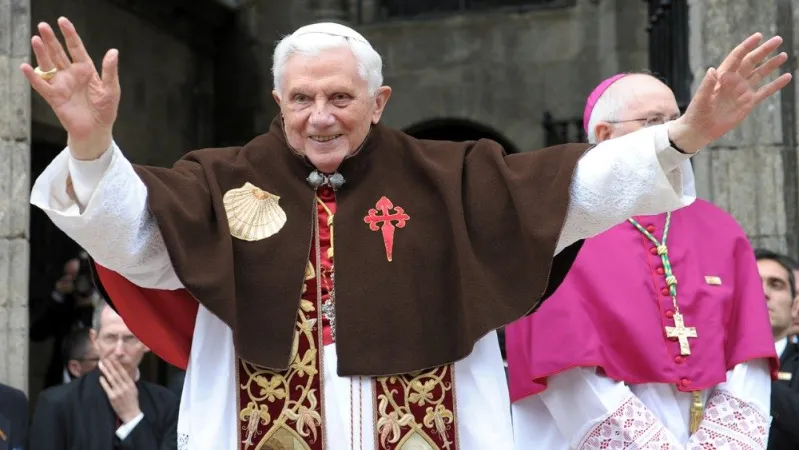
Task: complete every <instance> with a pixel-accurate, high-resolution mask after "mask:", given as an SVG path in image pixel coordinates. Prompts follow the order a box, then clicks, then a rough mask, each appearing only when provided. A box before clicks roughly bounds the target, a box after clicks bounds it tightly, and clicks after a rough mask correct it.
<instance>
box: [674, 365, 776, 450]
mask: <svg viewBox="0 0 799 450" xmlns="http://www.w3.org/2000/svg"><path fill="white" fill-rule="evenodd" d="M770 411H771V373H770V371H769V362H768V360H767V359H757V360H754V361H749V362H746V363H741V364H738V365H736V366H735V367H733V369H732V370H730V371H728V372H727V381H726V382H724V383H721V384H719V385H718V386H716V388H715V389H714V390H713V392H712V393H711V394H710V398H708V401H707V405H706V406H705V413H704V415H703V418H702V423H701V424H700V425H699V429H698V430H697V432H696V433H694V434H693V435H692V436H691V440H690V441H689V442H688V448H689V449H695V450H714V449H725V448H739V449H743V450H766V448H767V446H768V436H769V429H770V426H771V415H770Z"/></svg>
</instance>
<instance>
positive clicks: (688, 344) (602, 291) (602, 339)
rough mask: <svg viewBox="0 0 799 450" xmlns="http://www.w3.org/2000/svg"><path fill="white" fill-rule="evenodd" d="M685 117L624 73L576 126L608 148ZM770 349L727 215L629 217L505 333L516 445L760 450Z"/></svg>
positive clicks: (599, 92) (757, 296)
mask: <svg viewBox="0 0 799 450" xmlns="http://www.w3.org/2000/svg"><path fill="white" fill-rule="evenodd" d="M785 59H786V57H785V54H781V55H778V56H775V57H774V58H773V59H771V60H770V61H769V62H767V63H765V64H764V65H763V66H761V69H759V70H760V72H759V73H756V74H755V77H757V76H759V75H760V74H762V73H764V72H766V71H768V70H769V68H770V67H776V66H778V65H779V64H781V63H782V62H783V61H784V60H785ZM722 67H724V65H722ZM679 116H680V110H679V108H678V106H677V100H676V99H675V98H674V94H673V93H672V91H671V89H669V87H668V86H666V85H665V84H664V83H662V82H661V81H660V80H658V79H656V78H655V77H653V76H651V75H647V74H627V73H624V74H619V75H615V76H613V77H611V78H608V79H607V80H605V81H603V82H602V83H600V84H599V86H598V87H597V88H596V89H595V90H594V91H593V92H592V94H591V95H590V96H589V99H588V102H587V105H586V109H585V114H584V126H585V128H586V131H587V133H588V136H589V140H590V141H591V142H594V143H597V142H612V141H613V140H614V139H620V137H621V136H625V135H629V134H631V133H635V132H637V131H638V130H641V129H646V128H647V127H650V128H651V127H657V126H658V125H659V124H663V123H665V122H669V121H674V120H677V118H678V117H679ZM553 341H554V342H558V345H557V346H553V345H551V342H553ZM772 341H773V339H771V329H770V327H769V321H768V312H767V309H766V302H765V301H763V288H762V284H761V281H760V275H759V274H758V266H757V263H756V261H755V254H754V252H753V251H752V247H751V246H750V244H749V240H748V238H747V236H746V233H745V232H744V230H743V229H742V228H741V226H740V225H738V223H737V222H736V221H735V219H734V218H733V217H732V216H731V215H730V214H729V213H727V212H725V211H723V210H722V209H721V208H718V207H717V206H715V205H713V204H712V203H710V202H708V201H705V200H702V199H697V200H696V201H695V202H693V203H692V204H691V205H689V206H687V207H685V208H681V209H680V210H678V211H673V212H671V211H670V212H666V213H662V214H658V215H643V214H641V215H635V216H634V217H631V218H629V219H628V220H627V221H624V222H623V223H621V224H619V225H617V226H615V227H613V228H611V229H610V230H608V231H605V232H603V233H601V234H600V235H598V236H595V237H593V238H590V239H587V240H585V243H584V245H583V247H582V248H581V250H580V254H579V255H578V257H577V258H576V260H575V262H574V265H573V266H572V268H571V270H570V272H569V274H568V276H567V277H566V278H565V279H564V280H563V283H562V284H561V285H560V287H559V288H558V291H557V292H555V293H554V294H553V295H552V296H551V297H550V298H549V300H548V301H547V303H546V304H544V305H543V306H542V307H541V309H540V310H539V311H538V312H537V313H536V314H533V315H531V316H529V317H525V318H523V319H521V320H518V321H516V322H514V323H512V324H510V325H508V327H506V329H505V344H506V350H507V358H508V374H509V384H510V393H511V401H512V412H513V421H514V433H515V436H516V448H517V449H519V450H526V449H533V448H535V449H546V450H567V449H570V448H575V449H580V450H589V449H598V448H620V449H624V448H630V449H633V448H641V449H659V450H667V449H672V450H676V449H681V448H686V447H687V448H690V449H702V450H712V449H722V448H724V449H726V448H736V449H746V450H755V449H762V450H765V448H766V444H767V441H768V435H769V423H770V417H769V413H770V408H769V405H770V394H771V380H772V377H773V376H775V375H776V369H777V365H778V361H777V358H776V353H775V349H774V344H773V342H772Z"/></svg>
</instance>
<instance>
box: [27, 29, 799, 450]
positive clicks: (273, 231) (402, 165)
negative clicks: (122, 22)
mask: <svg viewBox="0 0 799 450" xmlns="http://www.w3.org/2000/svg"><path fill="white" fill-rule="evenodd" d="M58 24H59V27H60V29H61V31H62V33H63V34H64V37H65V40H66V47H67V49H68V53H69V56H68V55H67V51H65V50H64V49H63V48H62V47H61V45H60V44H59V43H58V40H57V38H56V36H55V33H54V32H53V30H52V29H51V28H50V27H49V26H48V25H47V24H40V25H39V33H40V36H34V37H33V40H32V45H33V50H34V52H35V54H36V59H37V63H38V67H36V68H34V67H32V66H30V65H27V64H25V65H23V66H22V71H23V72H24V73H25V75H26V76H27V78H28V80H29V81H30V83H31V85H32V86H33V88H34V89H36V91H37V92H39V94H41V95H42V96H43V97H44V99H45V100H47V102H48V103H49V104H50V106H51V107H52V108H53V110H54V112H55V114H56V115H57V116H58V118H59V119H60V121H61V123H62V125H63V126H64V128H65V129H66V130H67V132H68V134H69V139H68V147H67V148H66V149H65V150H64V152H63V153H61V154H60V155H59V156H58V157H57V158H56V159H55V160H54V161H53V162H52V163H51V165H50V166H49V167H48V168H47V170H46V171H45V172H44V173H43V174H42V175H41V177H40V178H39V179H38V180H37V181H36V184H35V186H34V189H33V193H32V200H31V201H32V203H33V204H35V205H37V206H38V207H40V208H42V209H43V210H44V211H46V212H47V214H48V215H49V217H50V218H51V219H52V220H53V222H54V223H55V224H56V225H57V226H58V227H60V228H61V229H62V230H64V231H65V232H66V233H67V234H68V235H70V236H71V237H72V238H73V239H74V240H76V241H77V242H79V243H80V244H81V245H82V246H83V248H85V249H86V250H87V251H88V252H89V253H90V254H91V255H92V257H93V258H94V261H95V263H96V268H97V274H98V276H99V279H100V282H101V284H102V285H103V287H104V288H105V290H106V291H107V295H108V296H109V297H110V298H111V299H112V301H113V302H114V304H115V307H116V308H117V310H118V311H119V312H120V314H121V315H122V316H123V317H124V318H125V321H126V322H127V323H129V324H130V328H131V329H132V330H133V331H134V332H135V333H136V334H137V335H138V336H139V337H140V339H141V340H142V341H143V342H145V343H146V345H147V346H148V347H150V348H151V349H152V350H153V351H154V352H155V353H156V354H158V355H160V356H161V357H163V358H165V359H166V360H168V361H170V362H172V363H174V364H176V365H178V366H181V367H186V368H187V374H186V381H185V385H184V389H183V396H182V400H181V410H180V418H179V424H178V432H179V440H180V448H185V449H192V450H200V449H220V448H224V449H230V450H233V449H250V448H269V449H275V448H291V449H312V450H317V449H322V448H326V449H330V450H343V449H359V450H360V449H365V450H377V449H379V450H394V449H396V450H399V449H405V450H408V449H412V448H413V449H449V450H456V449H461V450H476V449H489V448H490V449H511V448H512V447H513V436H512V430H511V419H510V414H509V403H508V399H507V385H506V381H505V375H504V370H503V365H502V360H501V357H500V352H499V348H498V345H497V337H496V334H495V332H494V330H495V329H497V328H499V327H501V326H503V325H505V324H506V323H508V322H511V321H512V320H514V319H517V318H519V317H521V316H523V315H525V314H528V313H530V312H531V311H533V310H534V309H536V308H537V306H538V305H539V304H540V302H541V301H542V300H543V299H544V298H545V297H546V296H548V295H549V293H550V292H552V291H553V290H554V289H555V288H556V287H557V285H558V283H559V282H560V281H561V280H562V278H563V276H564V275H565V273H566V272H567V271H568V268H569V267H570V265H571V262H572V261H573V259H574V256H575V254H576V253H577V250H578V249H579V247H580V245H581V241H582V239H584V238H586V237H588V236H592V235H594V234H597V233H599V232H601V231H603V230H605V229H607V228H609V227H611V226H613V225H614V224H616V223H618V222H620V221H621V220H623V219H624V218H626V217H629V216H630V215H633V214H653V213H658V212H663V211H670V210H675V209H679V208H681V207H683V206H685V205H688V204H690V203H691V202H692V201H693V200H694V198H695V193H694V191H693V187H692V186H693V178H692V175H691V173H690V170H689V162H688V159H689V158H690V156H691V155H692V154H694V153H695V152H697V151H698V150H699V149H700V148H701V147H703V146H705V145H707V144H708V143H710V142H711V141H713V140H714V139H717V138H719V137H720V136H722V135H723V134H725V133H726V132H728V131H729V130H730V129H732V128H733V127H735V126H737V125H738V124H739V123H740V122H741V121H742V120H743V119H744V118H745V117H746V116H747V115H748V114H749V113H750V112H751V111H752V109H753V108H754V107H755V106H756V105H757V104H759V103H760V102H761V101H762V100H763V99H764V98H766V97H768V96H770V95H772V94H774V93H775V92H777V91H778V90H779V89H781V88H782V87H784V86H785V85H786V84H787V83H788V82H789V80H790V76H787V75H786V76H783V77H781V78H779V79H778V80H776V81H773V82H771V83H768V84H765V85H764V86H757V85H753V84H750V82H749V80H747V78H748V76H749V73H748V72H750V71H751V67H749V65H750V64H749V61H750V60H752V61H751V62H754V63H757V62H759V60H760V59H762V58H763V57H764V55H763V53H764V49H765V53H768V52H770V51H772V50H773V46H771V44H764V45H763V46H760V47H759V48H758V44H759V41H760V40H761V36H760V35H754V36H752V37H751V38H750V39H747V40H746V41H745V42H743V43H742V44H741V45H739V46H738V47H737V48H736V49H735V50H734V51H733V54H732V57H733V58H737V59H738V60H745V61H744V62H743V63H738V64H737V65H736V66H735V67H732V68H731V70H725V71H715V70H712V69H711V70H710V71H708V74H707V76H706V77H705V80H704V82H703V85H702V88H701V89H700V91H699V93H698V94H697V98H696V100H695V102H694V104H692V107H691V109H690V110H689V112H688V113H686V115H685V116H684V117H683V118H681V119H680V120H678V121H675V122H672V123H670V124H667V125H661V126H658V127H653V128H650V129H647V130H642V131H641V132H638V133H634V134H631V135H630V136H628V137H626V138H622V139H618V140H614V141H612V142H609V143H607V144H602V145H598V146H596V147H595V148H593V149H592V150H591V151H590V152H586V150H587V149H588V148H589V146H588V145H577V144H575V145H564V146H560V147H556V148H550V149H545V150H540V151H536V152H529V153H525V154H519V155H511V156H507V155H505V154H504V152H503V150H502V148H500V147H499V146H498V145H497V144H496V143H495V142H492V141H488V140H481V141H479V142H465V143H454V142H433V141H419V140H416V139H413V138H411V137H409V136H407V135H405V134H403V133H401V132H399V131H396V130H393V129H391V128H389V127H386V126H384V125H383V124H381V123H380V118H381V115H382V113H383V111H384V109H385V107H386V104H387V102H388V99H389V96H390V94H391V89H390V88H389V87H387V86H383V84H382V83H383V78H382V61H381V58H380V56H379V55H378V53H377V52H376V51H375V50H374V49H373V48H372V46H371V45H370V44H369V42H367V41H366V39H364V38H363V37H362V36H361V35H360V34H358V33H357V32H355V31H354V30H352V29H350V28H348V27H345V26H342V25H337V24H331V23H320V24H313V25H309V26H306V27H303V28H300V29H298V30H297V31H295V32H294V33H292V34H291V35H289V36H287V37H285V38H284V39H283V40H282V41H281V42H280V43H279V44H278V45H277V48H276V49H275V54H274V67H273V72H274V97H275V100H276V101H277V103H278V104H279V105H280V114H279V116H278V117H276V118H275V120H274V121H273V123H272V125H271V128H270V129H269V131H268V132H267V133H265V134H264V135H262V136H258V137H256V138H254V139H253V140H252V141H250V142H249V143H247V144H246V145H244V146H242V147H234V148H221V149H205V150H199V151H194V152H190V153H188V154H187V155H185V156H184V157H183V158H182V159H181V160H180V161H178V162H177V163H176V164H175V165H174V167H172V168H170V169H165V168H156V167H144V166H140V165H134V164H131V163H130V162H128V161H127V160H126V158H125V156H124V154H123V153H122V151H121V150H120V148H119V146H118V145H117V143H116V142H115V141H114V139H113V133H112V132H113V125H114V122H115V120H116V114H117V106H118V103H119V99H120V87H119V81H118V74H117V61H118V54H117V52H116V50H110V51H109V52H108V53H107V54H106V57H105V58H104V60H103V68H102V76H100V74H99V73H98V72H97V71H96V70H95V68H94V66H93V65H92V62H91V58H90V57H89V55H88V54H87V53H86V50H85V49H84V47H83V45H82V44H81V41H80V38H79V36H78V34H77V32H76V31H75V28H74V27H73V26H72V24H71V23H70V22H69V21H68V20H67V19H65V18H61V19H59V22H58ZM747 55H754V56H747ZM753 58H754V59H753Z"/></svg>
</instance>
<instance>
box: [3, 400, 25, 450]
mask: <svg viewBox="0 0 799 450" xmlns="http://www.w3.org/2000/svg"><path fill="white" fill-rule="evenodd" d="M27 433H28V398H27V397H25V394H24V393H23V392H22V391H20V390H18V389H14V388H12V387H10V386H6V385H4V384H0V450H21V449H23V448H25V441H26V440H27Z"/></svg>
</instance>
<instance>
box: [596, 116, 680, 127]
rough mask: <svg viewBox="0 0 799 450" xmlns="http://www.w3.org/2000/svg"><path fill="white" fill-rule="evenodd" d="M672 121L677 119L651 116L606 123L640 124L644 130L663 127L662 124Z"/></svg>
mask: <svg viewBox="0 0 799 450" xmlns="http://www.w3.org/2000/svg"><path fill="white" fill-rule="evenodd" d="M672 120H677V117H664V116H652V117H645V118H641V119H627V120H608V121H607V122H608V123H627V122H640V123H642V124H643V126H644V128H646V127H651V126H655V125H663V124H664V123H666V122H671V121H672Z"/></svg>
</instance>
